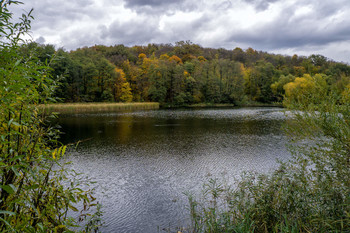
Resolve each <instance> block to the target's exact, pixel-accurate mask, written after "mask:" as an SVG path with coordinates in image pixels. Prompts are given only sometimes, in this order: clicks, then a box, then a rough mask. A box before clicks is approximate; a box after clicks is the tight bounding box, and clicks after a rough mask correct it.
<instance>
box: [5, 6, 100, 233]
mask: <svg viewBox="0 0 350 233" xmlns="http://www.w3.org/2000/svg"><path fill="white" fill-rule="evenodd" d="M9 4H20V3H19V2H15V1H3V0H1V1H0V6H1V7H0V67H1V69H0V135H1V136H0V167H1V169H0V231H1V232H50V231H51V232H52V231H54V232H63V231H69V229H72V227H73V224H75V223H76V222H74V221H73V219H71V218H69V217H68V216H67V213H68V211H69V210H73V211H78V210H77V209H76V207H75V206H74V205H76V204H77V203H78V202H80V201H81V202H83V204H84V206H85V207H86V209H88V208H89V207H90V204H91V202H90V201H91V198H90V195H91V192H89V191H83V190H81V189H80V188H79V187H77V186H76V183H75V182H71V183H70V184H71V185H66V186H65V185H63V182H66V183H68V181H69V180H68V179H67V176H66V175H67V173H68V174H69V173H70V172H69V171H68V170H65V169H64V167H63V164H61V163H60V161H59V158H60V157H62V156H63V155H64V153H65V150H66V147H65V146H60V145H59V143H58V142H57V132H56V130H54V129H53V128H52V127H49V125H48V124H47V121H46V117H45V114H44V113H42V112H41V111H40V109H39V108H38V104H39V103H45V102H47V101H50V100H52V99H50V96H51V94H52V93H53V90H54V87H55V83H54V80H53V79H51V78H50V72H49V70H50V68H49V67H47V66H45V65H42V63H41V62H40V60H39V59H38V58H37V57H35V56H29V57H23V56H21V55H20V53H19V51H20V43H24V41H22V39H21V36H22V35H24V34H26V33H27V32H28V30H29V29H30V21H31V20H32V19H33V18H32V16H31V11H30V12H29V14H23V15H22V17H21V18H20V21H19V22H18V23H13V21H12V14H11V12H9V10H8V6H9ZM29 53H30V51H29ZM95 220H96V219H95ZM89 223H90V224H89V225H88V226H87V228H86V231H89V230H91V228H90V227H95V226H94V224H95V223H96V221H94V220H93V221H90V222H89Z"/></svg>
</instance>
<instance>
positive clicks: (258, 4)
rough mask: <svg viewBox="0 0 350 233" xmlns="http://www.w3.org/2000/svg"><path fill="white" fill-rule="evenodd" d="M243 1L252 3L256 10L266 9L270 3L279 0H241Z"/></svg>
mask: <svg viewBox="0 0 350 233" xmlns="http://www.w3.org/2000/svg"><path fill="white" fill-rule="evenodd" d="M243 1H244V2H247V3H250V4H253V5H254V6H255V9H256V10H258V11H263V10H266V9H267V8H268V7H269V5H270V4H272V3H275V2H278V1H281V0H243Z"/></svg>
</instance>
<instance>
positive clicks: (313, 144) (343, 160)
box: [189, 93, 350, 232]
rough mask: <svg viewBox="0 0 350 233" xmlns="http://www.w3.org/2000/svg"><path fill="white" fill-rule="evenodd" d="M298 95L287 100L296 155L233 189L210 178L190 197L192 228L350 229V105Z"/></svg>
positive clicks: (329, 97) (332, 98) (339, 100)
mask: <svg viewBox="0 0 350 233" xmlns="http://www.w3.org/2000/svg"><path fill="white" fill-rule="evenodd" d="M299 97H300V96H299ZM299 97H298V99H294V100H293V99H289V100H288V101H289V105H288V107H289V108H290V110H291V111H290V112H289V113H288V114H291V115H292V118H289V117H288V119H289V120H288V126H287V127H286V128H287V132H288V134H289V135H290V138H291V141H292V143H291V147H290V151H291V153H292V155H293V159H292V160H291V161H290V162H288V163H284V164H281V165H280V167H279V169H278V170H276V171H274V172H273V173H272V174H269V175H259V174H252V173H247V174H244V175H243V176H242V179H241V180H239V181H237V183H236V186H234V187H231V186H224V185H222V184H220V183H219V182H218V180H211V181H210V182H209V184H207V185H206V186H205V189H204V195H203V199H202V200H201V201H198V200H195V199H194V198H193V197H192V196H190V198H189V200H190V210H191V217H192V231H193V232H350V103H349V101H347V100H346V98H339V96H338V97H337V96H333V94H332V93H328V94H327V96H324V97H323V99H319V100H317V101H313V103H315V102H317V103H318V104H317V105H313V104H309V103H308V102H303V101H300V100H301V99H303V98H299ZM308 98H310V97H308ZM299 109H302V110H303V111H299Z"/></svg>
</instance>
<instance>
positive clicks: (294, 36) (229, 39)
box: [12, 0, 350, 62]
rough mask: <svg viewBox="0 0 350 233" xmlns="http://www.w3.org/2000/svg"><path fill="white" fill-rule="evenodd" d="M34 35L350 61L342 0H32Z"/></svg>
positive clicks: (80, 42)
mask: <svg viewBox="0 0 350 233" xmlns="http://www.w3.org/2000/svg"><path fill="white" fill-rule="evenodd" d="M23 8H24V9H26V10H27V11H28V10H29V9H30V8H34V16H35V21H34V22H33V24H32V31H33V38H34V40H39V41H45V42H46V43H52V44H56V45H57V46H60V47H62V46H63V47H65V48H67V49H75V48H77V47H82V46H90V45H94V44H105V45H114V44H125V45H128V46H130V45H134V44H148V43H174V42H176V41H179V40H191V41H192V42H194V43H199V44H201V45H202V46H205V47H224V48H227V49H233V48H235V47H237V46H239V47H242V48H247V47H252V48H255V49H258V50H263V51H268V52H269V51H272V52H276V51H279V52H280V53H283V54H284V53H285V54H290V53H291V52H300V53H305V54H306V53H323V54H324V55H325V56H329V57H330V58H331V59H335V60H343V61H347V62H350V51H349V40H348V38H350V18H349V17H347V16H348V15H350V2H349V1H348V0H332V1H331V0H324V1H318V0H283V1H282V0H219V1H211V0H197V1H190V0H174V1H165V0H124V1H123V0H103V1H102V0H72V1H69V2H67V1H50V0H32V1H28V2H26V4H25V5H23V6H20V7H16V8H12V9H13V10H14V11H15V12H16V13H17V15H18V13H20V12H22V11H21V9H23Z"/></svg>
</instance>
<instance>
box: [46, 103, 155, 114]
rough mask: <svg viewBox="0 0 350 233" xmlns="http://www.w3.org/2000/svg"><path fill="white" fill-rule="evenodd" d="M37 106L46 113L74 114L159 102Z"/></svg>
mask: <svg viewBox="0 0 350 233" xmlns="http://www.w3.org/2000/svg"><path fill="white" fill-rule="evenodd" d="M39 107H40V109H42V110H43V111H45V112H47V113H51V112H58V113H61V114H74V113H99V112H120V111H127V110H151V109H159V103H156V102H145V103H60V104H45V105H40V106H39Z"/></svg>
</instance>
